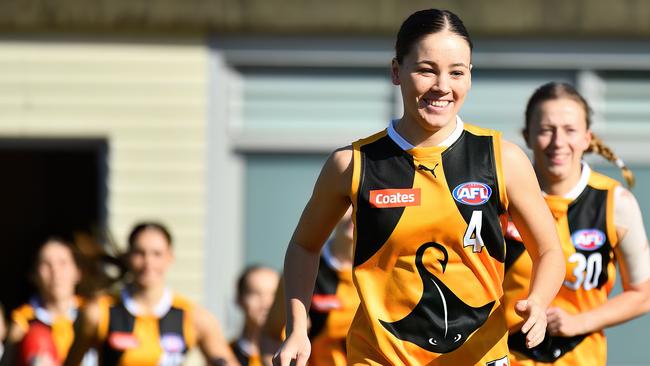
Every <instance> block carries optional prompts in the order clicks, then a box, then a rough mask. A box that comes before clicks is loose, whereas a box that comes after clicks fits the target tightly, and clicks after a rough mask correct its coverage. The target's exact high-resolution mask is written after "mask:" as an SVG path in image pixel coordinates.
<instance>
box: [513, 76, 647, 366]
mask: <svg viewBox="0 0 650 366" xmlns="http://www.w3.org/2000/svg"><path fill="white" fill-rule="evenodd" d="M590 112H591V110H590V108H589V105H588V104H587V101H586V100H585V99H584V98H583V97H582V96H581V95H580V94H579V93H578V92H577V91H576V90H575V89H574V88H573V86H571V85H569V84H564V83H548V84H545V85H542V86H541V87H539V88H538V89H537V90H536V91H535V93H533V95H532V96H531V98H530V100H529V102H528V107H527V108H526V126H525V129H524V136H525V139H526V143H527V144H528V147H530V148H531V149H532V150H533V154H534V160H535V172H536V173H537V179H538V180H539V183H540V186H541V187H542V189H543V190H544V191H545V192H546V193H547V194H546V196H545V199H546V203H547V204H548V206H549V208H550V209H551V211H552V212H553V216H554V217H555V220H556V226H557V229H558V232H559V233H560V239H561V243H562V249H563V251H564V255H565V257H566V267H567V271H566V278H565V280H564V285H563V286H562V288H561V289H560V292H559V293H558V295H557V297H556V298H555V299H554V300H553V302H552V307H551V308H549V310H548V311H547V318H548V331H549V333H550V337H547V339H546V340H545V341H544V342H543V344H542V345H540V346H539V347H538V348H536V349H535V350H534V351H531V350H528V349H526V348H525V347H524V345H523V342H522V339H523V337H522V334H521V332H519V327H520V326H521V324H522V320H521V318H519V316H517V315H516V314H514V312H513V311H510V310H511V307H509V306H508V305H509V304H512V303H513V302H514V301H516V299H518V298H519V297H521V296H523V294H525V293H526V291H527V289H528V283H526V281H522V279H524V278H526V277H527V276H528V275H529V274H530V270H531V262H530V258H529V257H528V256H527V255H525V254H524V252H523V250H522V249H523V246H522V244H521V243H520V240H517V238H516V235H510V236H509V239H508V241H507V245H508V259H507V260H506V263H508V265H507V267H506V277H505V281H504V288H505V289H506V292H505V296H504V302H505V304H506V314H507V320H508V326H509V328H510V332H511V335H510V337H509V344H510V350H511V352H512V359H513V365H535V364H544V365H547V364H549V363H553V364H554V365H594V366H598V365H605V364H606V361H607V343H606V341H605V335H604V333H603V329H604V328H607V327H610V326H613V325H616V324H619V323H623V322H625V321H628V320H630V319H632V318H634V317H637V316H639V315H641V314H644V313H646V312H648V311H649V310H650V301H649V299H650V257H649V256H648V252H649V251H650V250H649V248H648V239H647V237H646V233H645V229H644V227H643V220H642V219H641V212H640V209H639V206H638V204H637V202H636V199H635V198H634V196H633V195H632V193H630V192H629V191H628V190H626V189H624V188H622V187H621V186H620V184H619V183H618V182H616V181H615V180H613V179H611V178H609V177H607V176H604V175H602V174H599V173H596V172H594V171H592V170H591V168H590V167H589V165H588V164H586V163H585V162H583V161H582V157H583V155H584V154H585V153H587V152H596V153H599V154H601V155H602V156H603V157H605V158H606V159H607V160H609V161H611V162H612V163H614V164H615V165H616V166H618V167H619V168H621V169H622V171H623V175H624V177H625V179H626V181H627V183H628V185H629V186H632V185H633V184H634V179H633V175H632V173H631V171H630V170H629V169H628V168H627V167H626V166H625V164H624V163H623V161H622V160H621V159H619V158H618V157H617V156H616V155H615V154H614V153H613V152H612V151H611V150H610V149H609V148H608V147H607V146H605V145H604V144H603V142H602V141H601V140H600V139H599V138H597V137H596V136H595V135H593V133H592V132H591V129H590V127H591V118H590V117H591V116H590ZM615 264H618V268H619V271H620V272H621V278H622V283H623V293H621V294H619V295H617V296H615V297H613V298H611V299H608V298H607V297H608V295H609V293H610V291H611V290H612V287H613V285H614V281H615V276H616V266H615Z"/></svg>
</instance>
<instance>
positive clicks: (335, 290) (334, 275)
mask: <svg viewBox="0 0 650 366" xmlns="http://www.w3.org/2000/svg"><path fill="white" fill-rule="evenodd" d="M353 235H354V225H353V223H352V208H351V207H350V208H349V209H348V211H347V212H346V213H345V215H344V216H343V218H342V219H341V221H339V223H338V225H336V228H335V229H334V233H333V235H332V238H331V239H330V240H329V241H328V242H327V243H326V244H325V246H324V247H323V251H322V253H321V257H320V263H319V267H318V274H317V276H316V285H315V286H314V294H313V296H312V299H311V308H310V309H309V320H310V327H309V338H310V340H311V342H312V350H311V356H310V357H309V361H308V365H310V366H345V365H347V362H346V351H345V338H346V336H347V333H348V330H349V329H350V323H352V318H353V317H354V313H355V312H356V310H357V307H358V306H359V296H358V295H357V292H356V289H355V288H354V283H353V282H352V259H353V254H352V251H353ZM284 314H285V307H284V291H283V290H282V286H280V287H279V288H278V292H277V294H276V296H275V301H274V302H273V307H272V310H271V313H270V314H269V317H268V320H267V323H266V326H265V327H264V332H263V335H264V337H263V339H264V343H263V344H264V354H265V363H266V364H267V365H270V364H271V357H272V356H273V353H274V352H275V351H276V350H277V349H278V346H279V345H280V343H281V341H282V335H283V332H284V327H285V315H284Z"/></svg>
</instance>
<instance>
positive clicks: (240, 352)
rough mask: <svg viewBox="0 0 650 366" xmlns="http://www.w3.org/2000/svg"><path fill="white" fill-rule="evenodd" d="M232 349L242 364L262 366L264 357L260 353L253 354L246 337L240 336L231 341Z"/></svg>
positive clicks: (243, 365) (242, 365)
mask: <svg viewBox="0 0 650 366" xmlns="http://www.w3.org/2000/svg"><path fill="white" fill-rule="evenodd" d="M230 349H231V350H232V352H233V353H234V354H235V357H236V358H237V361H239V364H240V365H241V366H262V358H261V357H260V355H259V353H257V354H253V353H252V352H251V351H250V346H249V344H248V341H246V340H245V339H242V338H239V339H235V340H234V341H232V342H230Z"/></svg>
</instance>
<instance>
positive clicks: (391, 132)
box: [387, 116, 465, 151]
mask: <svg viewBox="0 0 650 366" xmlns="http://www.w3.org/2000/svg"><path fill="white" fill-rule="evenodd" d="M397 121H398V120H397V119H394V120H392V121H390V123H388V128H387V130H388V137H390V138H391V139H392V140H393V141H394V142H395V143H396V144H397V146H399V147H400V148H402V150H404V151H407V150H411V149H413V148H415V146H414V145H413V144H411V143H410V142H408V141H407V140H406V139H405V138H404V137H402V135H400V134H399V133H398V132H397V130H395V123H397ZM464 128H465V125H464V123H463V120H462V119H460V116H456V128H454V132H452V133H451V135H449V136H447V138H446V139H444V140H443V141H442V142H440V143H439V144H438V145H437V146H450V145H451V144H453V143H454V142H456V140H458V138H459V137H460V134H461V133H462V132H463V129H464Z"/></svg>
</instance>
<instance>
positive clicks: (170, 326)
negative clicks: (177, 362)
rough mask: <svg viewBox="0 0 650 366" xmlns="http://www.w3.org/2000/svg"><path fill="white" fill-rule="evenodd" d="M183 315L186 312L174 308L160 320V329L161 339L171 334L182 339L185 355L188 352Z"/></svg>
mask: <svg viewBox="0 0 650 366" xmlns="http://www.w3.org/2000/svg"><path fill="white" fill-rule="evenodd" d="M183 315H184V311H183V310H182V309H179V308H175V307H172V308H171V309H169V311H168V312H167V314H165V316H163V317H162V318H160V319H159V320H158V327H159V328H158V329H159V330H160V336H161V337H162V336H164V335H170V334H173V335H174V336H177V337H180V338H181V339H182V340H183V344H184V345H185V348H184V349H183V353H185V352H187V340H186V339H185V334H184V332H183V320H184V317H183Z"/></svg>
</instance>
